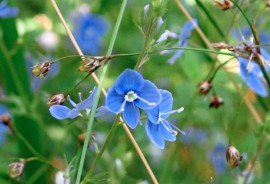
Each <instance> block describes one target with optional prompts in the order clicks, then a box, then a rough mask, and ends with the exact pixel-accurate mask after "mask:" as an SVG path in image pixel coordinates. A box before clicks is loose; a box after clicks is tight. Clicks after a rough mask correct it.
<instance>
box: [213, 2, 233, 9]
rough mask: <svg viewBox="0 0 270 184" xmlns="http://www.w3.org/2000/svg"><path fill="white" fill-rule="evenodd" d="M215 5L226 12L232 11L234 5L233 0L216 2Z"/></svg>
mask: <svg viewBox="0 0 270 184" xmlns="http://www.w3.org/2000/svg"><path fill="white" fill-rule="evenodd" d="M214 5H215V6H217V7H219V8H220V9H222V10H224V11H225V10H228V9H231V8H232V7H233V5H234V4H233V2H231V0H215V1H214Z"/></svg>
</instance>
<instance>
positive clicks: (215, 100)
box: [209, 95, 224, 108]
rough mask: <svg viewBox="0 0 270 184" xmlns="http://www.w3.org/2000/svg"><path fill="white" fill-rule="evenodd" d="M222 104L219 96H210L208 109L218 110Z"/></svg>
mask: <svg viewBox="0 0 270 184" xmlns="http://www.w3.org/2000/svg"><path fill="white" fill-rule="evenodd" d="M223 103H224V102H223V99H222V98H221V97H220V96H216V95H213V96H211V99H210V104H209V107H210V108H211V107H214V108H218V107H219V106H221V105H223Z"/></svg>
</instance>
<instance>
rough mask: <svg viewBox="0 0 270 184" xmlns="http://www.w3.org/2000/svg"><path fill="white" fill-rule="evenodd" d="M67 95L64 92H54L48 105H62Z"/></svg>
mask: <svg viewBox="0 0 270 184" xmlns="http://www.w3.org/2000/svg"><path fill="white" fill-rule="evenodd" d="M65 99H66V98H65V95H64V94H61V93H59V94H53V95H51V96H50V98H49V101H48V102H47V105H48V106H49V107H50V106H52V105H61V104H63V103H64V101H65Z"/></svg>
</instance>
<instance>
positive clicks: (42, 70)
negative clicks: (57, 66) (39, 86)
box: [32, 61, 51, 77]
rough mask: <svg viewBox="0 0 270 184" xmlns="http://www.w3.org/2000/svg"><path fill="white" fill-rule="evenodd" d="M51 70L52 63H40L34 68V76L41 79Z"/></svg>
mask: <svg viewBox="0 0 270 184" xmlns="http://www.w3.org/2000/svg"><path fill="white" fill-rule="evenodd" d="M50 69H51V63H50V62H48V61H45V62H42V63H39V64H37V65H35V66H34V67H33V70H32V74H33V75H35V76H37V77H39V76H41V77H44V76H46V75H47V74H48V72H49V71H50Z"/></svg>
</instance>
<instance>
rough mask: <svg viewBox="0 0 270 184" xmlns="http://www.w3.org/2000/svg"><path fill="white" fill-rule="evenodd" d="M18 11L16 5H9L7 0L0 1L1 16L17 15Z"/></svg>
mask: <svg viewBox="0 0 270 184" xmlns="http://www.w3.org/2000/svg"><path fill="white" fill-rule="evenodd" d="M18 11H19V10H18V8H16V7H9V6H8V5H7V1H5V0H4V1H2V2H1V3H0V18H9V17H16V16H17V15H18Z"/></svg>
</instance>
